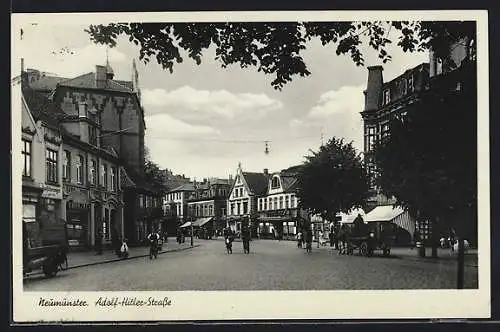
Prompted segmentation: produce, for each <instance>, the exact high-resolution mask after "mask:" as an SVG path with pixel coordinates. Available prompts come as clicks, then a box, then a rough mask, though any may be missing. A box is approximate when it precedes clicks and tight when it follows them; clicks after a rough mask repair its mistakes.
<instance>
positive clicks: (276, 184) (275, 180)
mask: <svg viewBox="0 0 500 332" xmlns="http://www.w3.org/2000/svg"><path fill="white" fill-rule="evenodd" d="M279 187H280V178H279V177H277V176H275V177H273V180H272V181H271V188H272V189H276V188H279Z"/></svg>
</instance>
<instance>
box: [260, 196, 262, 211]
mask: <svg viewBox="0 0 500 332" xmlns="http://www.w3.org/2000/svg"><path fill="white" fill-rule="evenodd" d="M259 211H262V198H259Z"/></svg>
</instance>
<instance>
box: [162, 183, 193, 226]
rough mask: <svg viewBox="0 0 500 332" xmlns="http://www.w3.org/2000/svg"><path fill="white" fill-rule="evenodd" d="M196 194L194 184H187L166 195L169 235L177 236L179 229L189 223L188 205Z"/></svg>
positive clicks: (165, 212) (165, 208)
mask: <svg viewBox="0 0 500 332" xmlns="http://www.w3.org/2000/svg"><path fill="white" fill-rule="evenodd" d="M194 192H195V188H194V184H193V183H186V184H183V185H180V186H179V187H177V188H174V189H172V190H170V191H169V192H167V193H166V194H165V197H164V200H163V211H164V214H165V220H166V223H167V232H168V234H176V233H177V228H178V227H180V226H182V224H185V223H187V222H188V221H189V220H188V208H187V203H188V199H189V198H190V197H191V196H192V195H193V193H194Z"/></svg>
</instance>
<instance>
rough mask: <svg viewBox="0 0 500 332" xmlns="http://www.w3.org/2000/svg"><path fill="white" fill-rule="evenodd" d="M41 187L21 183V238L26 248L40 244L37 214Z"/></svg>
mask: <svg viewBox="0 0 500 332" xmlns="http://www.w3.org/2000/svg"><path fill="white" fill-rule="evenodd" d="M41 194H42V189H41V188H40V187H38V186H36V185H26V186H25V185H24V184H23V195H22V200H23V216H22V223H23V232H24V233H23V239H24V241H25V246H26V248H34V247H39V246H41V245H42V244H41V237H40V223H39V222H38V215H39V212H40V206H39V205H40V202H41Z"/></svg>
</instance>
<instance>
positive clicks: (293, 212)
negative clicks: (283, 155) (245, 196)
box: [257, 167, 310, 239]
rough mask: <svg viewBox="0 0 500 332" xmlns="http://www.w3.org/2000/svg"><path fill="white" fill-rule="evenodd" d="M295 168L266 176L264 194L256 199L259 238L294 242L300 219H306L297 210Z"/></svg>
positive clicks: (302, 212)
mask: <svg viewBox="0 0 500 332" xmlns="http://www.w3.org/2000/svg"><path fill="white" fill-rule="evenodd" d="M297 170H298V168H297V167H290V168H288V169H286V170H282V171H281V172H276V173H273V174H271V175H270V176H269V181H268V186H267V192H266V194H265V195H263V196H261V197H259V198H258V199H257V201H258V205H257V212H258V222H259V225H258V228H257V233H258V236H259V238H275V237H276V236H278V237H279V238H280V239H294V238H295V235H296V234H297V231H298V227H299V225H300V220H309V219H310V218H309V216H308V213H307V212H306V211H304V210H302V209H300V208H299V200H298V197H297V185H298V178H297Z"/></svg>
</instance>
